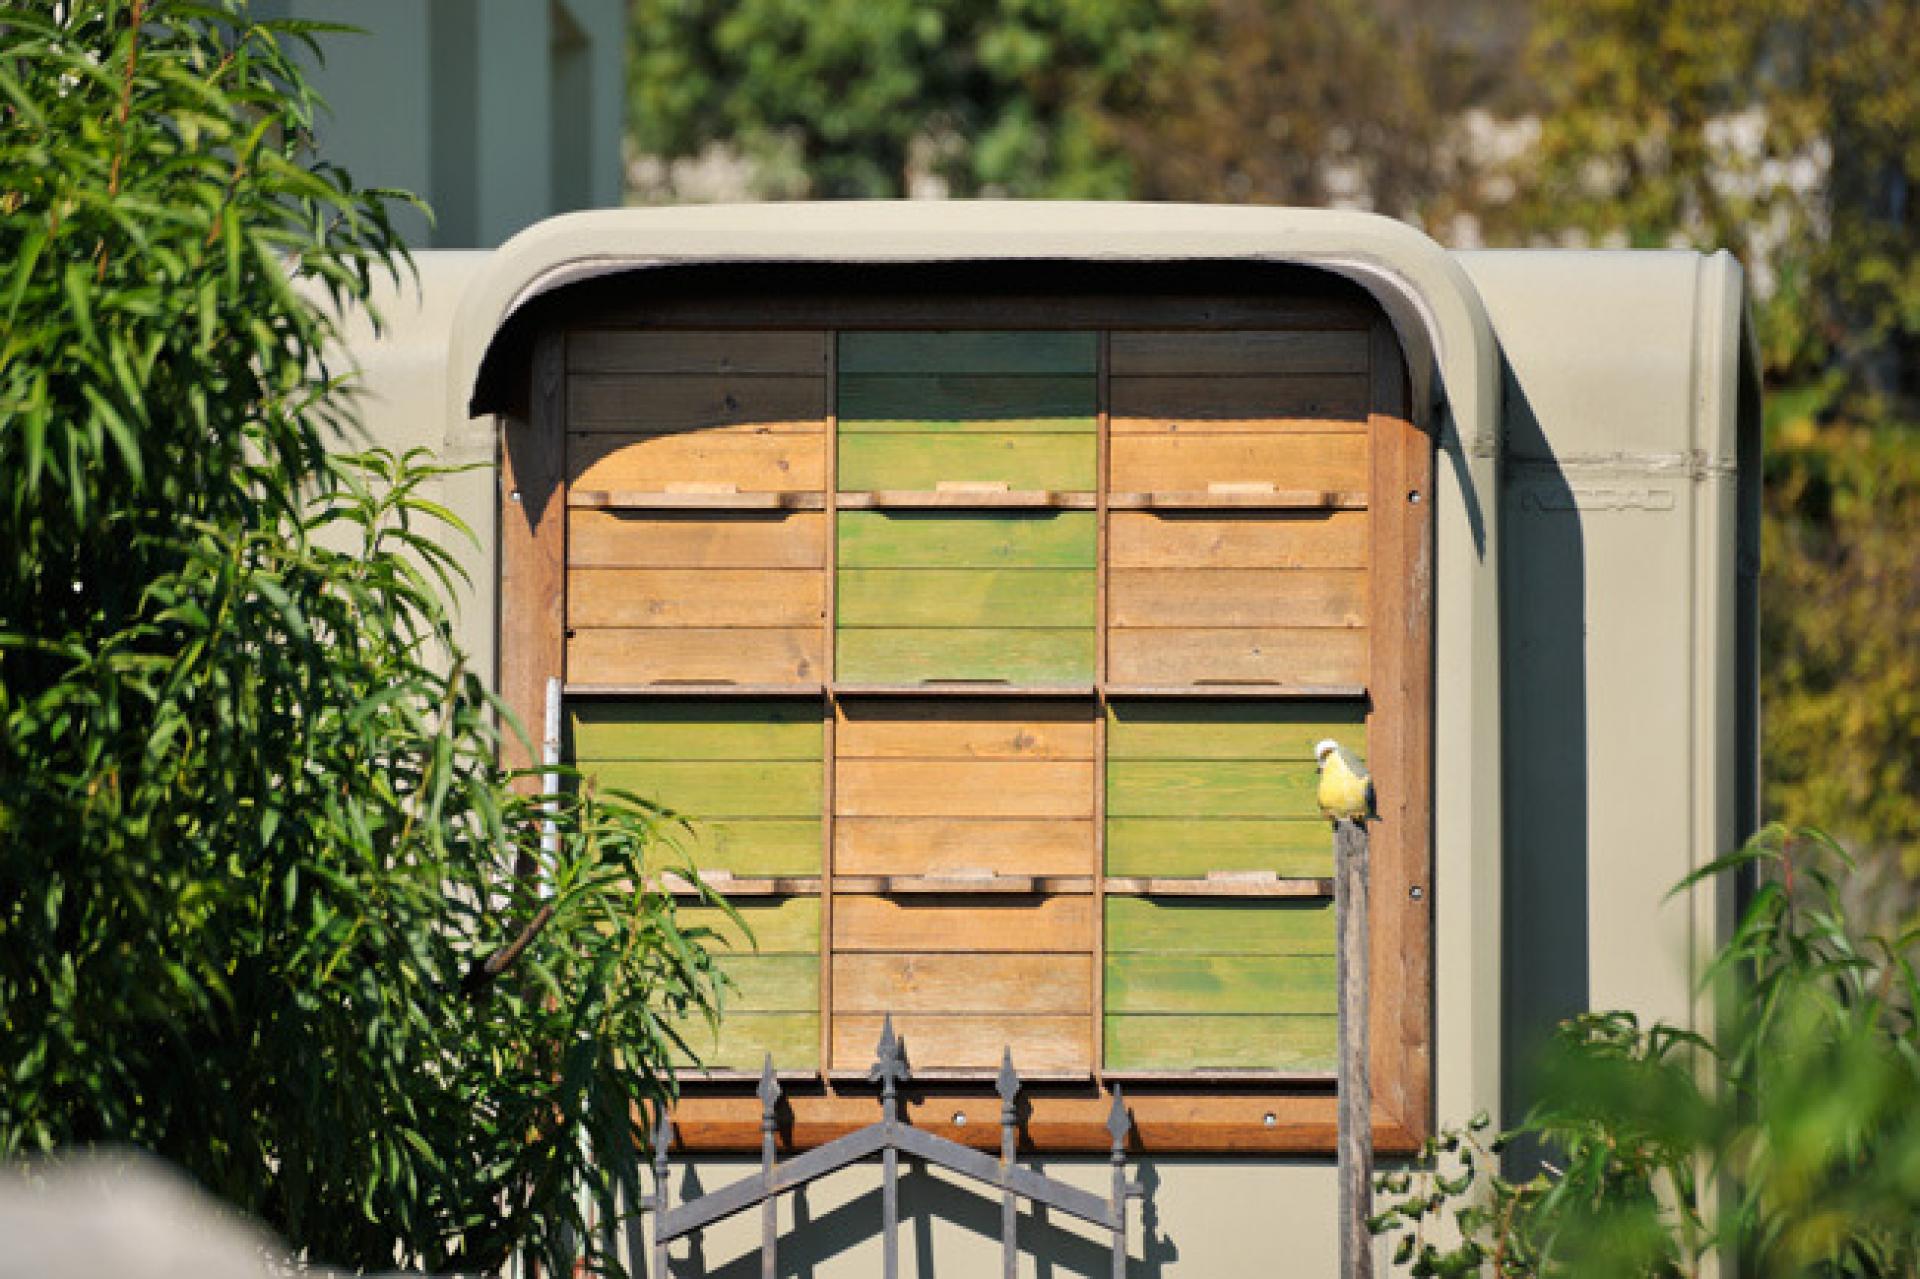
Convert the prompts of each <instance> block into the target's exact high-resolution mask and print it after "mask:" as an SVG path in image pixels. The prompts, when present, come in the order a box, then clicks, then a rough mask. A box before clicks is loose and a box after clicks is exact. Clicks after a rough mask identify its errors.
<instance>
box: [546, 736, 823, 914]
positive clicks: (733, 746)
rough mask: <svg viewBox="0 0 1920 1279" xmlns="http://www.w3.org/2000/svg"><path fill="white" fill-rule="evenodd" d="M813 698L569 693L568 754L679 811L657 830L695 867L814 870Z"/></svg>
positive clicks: (817, 744) (816, 779)
mask: <svg viewBox="0 0 1920 1279" xmlns="http://www.w3.org/2000/svg"><path fill="white" fill-rule="evenodd" d="M821 715H822V709H821V703H820V702H819V700H818V699H806V698H777V699H773V698H769V699H764V700H761V699H741V698H728V699H727V700H725V701H718V702H708V701H700V700H697V699H692V698H644V699H635V700H629V699H621V700H618V701H575V702H574V703H573V704H572V705H571V707H570V708H569V712H568V729H569V732H570V736H571V744H572V757H573V759H574V760H575V762H576V764H577V765H578V766H579V768H580V769H581V771H582V772H583V773H585V774H586V775H587V776H589V777H591V778H593V780H594V782H595V784H596V785H597V786H599V787H601V788H602V789H606V788H620V789H626V790H630V791H632V792H633V793H635V794H638V795H641V796H642V797H644V798H646V799H648V800H651V801H655V802H658V803H660V804H663V805H665V806H667V807H669V808H671V809H673V810H674V811H675V812H677V813H679V814H682V815H684V816H685V817H687V818H689V819H691V821H692V826H691V829H688V830H681V829H678V828H671V829H668V830H666V831H665V832H664V838H666V839H668V840H669V841H671V842H672V843H674V844H675V845H677V846H678V847H679V848H680V849H681V850H682V851H684V852H685V853H686V854H687V855H688V856H689V857H690V858H691V859H692V860H693V862H694V863H695V865H696V866H697V867H698V868H699V869H702V870H710V871H724V872H729V873H731V874H733V875H735V876H739V877H754V876H788V875H818V874H819V873H820V845H821V829H820V824H821V811H822V802H821V777H822V769H821V753H822V746H823V742H824V738H825V731H824V726H823V724H822V720H821Z"/></svg>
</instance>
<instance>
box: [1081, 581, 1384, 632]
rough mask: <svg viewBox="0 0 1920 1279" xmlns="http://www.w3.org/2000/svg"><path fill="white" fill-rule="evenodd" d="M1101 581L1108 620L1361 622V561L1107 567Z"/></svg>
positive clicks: (1144, 623) (1153, 623)
mask: <svg viewBox="0 0 1920 1279" xmlns="http://www.w3.org/2000/svg"><path fill="white" fill-rule="evenodd" d="M1107 589H1108V596H1107V610H1108V611H1107V618H1108V621H1109V623H1110V624H1111V625H1114V626H1138V627H1166V626H1174V627H1213V626H1228V627H1285V626H1348V627H1359V626H1365V625H1366V624H1367V603H1368V601H1367V574H1366V571H1365V570H1364V569H1350V568H1282V569H1243V568H1226V569H1195V568H1135V569H1115V570H1113V571H1112V573H1111V575H1110V577H1109V579H1108V586H1107Z"/></svg>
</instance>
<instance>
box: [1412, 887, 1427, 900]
mask: <svg viewBox="0 0 1920 1279" xmlns="http://www.w3.org/2000/svg"><path fill="white" fill-rule="evenodd" d="M1407 896H1409V897H1411V898H1413V900H1415V901H1419V900H1420V899H1421V898H1422V897H1424V896H1426V890H1425V889H1423V888H1421V887H1420V885H1418V884H1415V885H1414V886H1413V887H1412V888H1409V889H1408V890H1407Z"/></svg>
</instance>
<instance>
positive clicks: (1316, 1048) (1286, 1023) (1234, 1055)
mask: <svg viewBox="0 0 1920 1279" xmlns="http://www.w3.org/2000/svg"><path fill="white" fill-rule="evenodd" d="M1338 1038H1339V1028H1338V1023H1337V1019H1336V1018H1333V1017H1317V1016H1308V1015H1291V1016H1280V1017H1176V1016H1142V1015H1121V1016H1115V1017H1108V1018H1107V1019H1106V1050H1107V1055H1106V1061H1107V1068H1108V1069H1109V1070H1275V1071H1298V1072H1303V1073H1304V1072H1310V1073H1315V1074H1319V1073H1323V1072H1331V1071H1333V1070H1335V1069H1336V1068H1337V1057H1338Z"/></svg>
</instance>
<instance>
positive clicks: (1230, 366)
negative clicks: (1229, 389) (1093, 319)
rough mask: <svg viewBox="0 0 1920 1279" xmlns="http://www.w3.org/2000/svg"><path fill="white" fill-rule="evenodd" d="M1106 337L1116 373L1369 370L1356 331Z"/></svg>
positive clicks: (1360, 335)
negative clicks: (1110, 347)
mask: <svg viewBox="0 0 1920 1279" xmlns="http://www.w3.org/2000/svg"><path fill="white" fill-rule="evenodd" d="M1109 341H1110V342H1111V344H1112V355H1111V357H1110V358H1111V359H1112V361H1113V372H1114V375H1115V376H1116V377H1135V376H1141V375H1154V374H1182V373H1189V374H1190V373H1219V374H1244V375H1254V374H1274V373H1362V374H1364V373H1365V372H1366V371H1367V335H1366V333H1365V332H1363V331H1360V330H1356V329H1265V330H1262V329H1239V330H1230V331H1227V332H1220V333H1201V332H1194V331H1192V330H1160V331H1157V332H1155V331H1144V332H1132V333H1129V332H1126V331H1124V330H1120V331H1116V332H1115V333H1114V334H1113V336H1112V337H1111V338H1110V339H1109Z"/></svg>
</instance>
